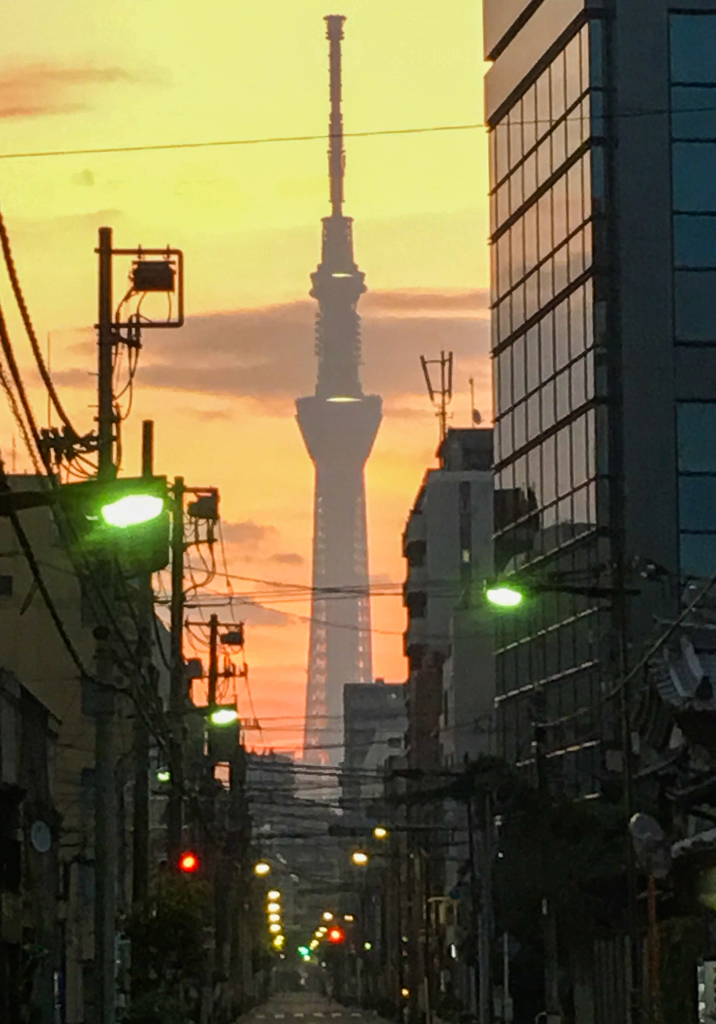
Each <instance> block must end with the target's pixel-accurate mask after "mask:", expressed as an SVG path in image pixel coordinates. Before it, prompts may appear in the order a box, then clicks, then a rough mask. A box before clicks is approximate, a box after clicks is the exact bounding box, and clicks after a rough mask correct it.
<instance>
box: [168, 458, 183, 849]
mask: <svg viewBox="0 0 716 1024" xmlns="http://www.w3.org/2000/svg"><path fill="white" fill-rule="evenodd" d="M184 490H185V488H184V477H182V476H178V477H175V478H174V488H173V504H172V532H171V549H172V567H171V568H172V596H171V626H170V629H171V656H170V664H171V684H170V695H169V716H170V729H171V738H170V758H169V761H170V764H169V771H170V772H171V782H170V786H171V788H170V791H169V807H168V814H167V854H168V860H169V865H170V867H172V868H175V867H176V865H177V864H178V862H179V855H180V853H181V843H182V827H183V813H182V811H183V808H182V798H183V789H184V764H183V749H182V747H183V742H182V740H183V730H184V711H185V703H186V693H185V690H186V680H185V678H184V644H183V639H184V549H185V545H184Z"/></svg>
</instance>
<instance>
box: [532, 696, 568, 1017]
mask: <svg viewBox="0 0 716 1024" xmlns="http://www.w3.org/2000/svg"><path fill="white" fill-rule="evenodd" d="M541 708H542V703H541V702H540V703H539V704H536V706H535V709H534V721H533V736H534V755H535V766H536V769H537V790H538V792H539V793H540V794H541V795H542V798H543V799H544V801H545V802H548V801H549V784H548V780H547V765H546V760H545V751H544V738H545V728H544V725H543V724H542V722H540V721H539V715H540V711H541ZM546 861H547V839H546V837H545V836H544V833H543V834H542V838H541V840H540V874H541V881H542V941H543V944H544V990H545V1007H546V1014H547V1016H546V1024H560V1022H561V1020H562V1006H561V1002H560V998H559V949H558V945H557V917H556V914H555V908H554V900H553V899H552V891H553V886H552V884H548V882H547V865H546Z"/></svg>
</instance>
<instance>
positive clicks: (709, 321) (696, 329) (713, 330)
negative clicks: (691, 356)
mask: <svg viewBox="0 0 716 1024" xmlns="http://www.w3.org/2000/svg"><path fill="white" fill-rule="evenodd" d="M674 303H675V308H676V337H677V340H678V341H709V342H710V341H716V271H714V270H677V271H676V273H675V274H674Z"/></svg>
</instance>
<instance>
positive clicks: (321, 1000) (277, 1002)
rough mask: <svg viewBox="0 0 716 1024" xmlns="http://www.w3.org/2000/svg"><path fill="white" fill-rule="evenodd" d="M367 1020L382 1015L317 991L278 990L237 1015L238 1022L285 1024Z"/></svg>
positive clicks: (374, 1022) (376, 1021) (377, 1023)
mask: <svg viewBox="0 0 716 1024" xmlns="http://www.w3.org/2000/svg"><path fill="white" fill-rule="evenodd" d="M368 1020H369V1021H371V1024H382V1021H383V1018H382V1017H378V1015H377V1014H376V1013H375V1012H374V1011H373V1010H359V1009H357V1008H356V1007H354V1006H341V1004H340V1003H337V1002H335V1001H334V1000H333V999H329V998H328V997H326V996H322V995H320V994H319V993H318V992H280V993H278V994H277V995H275V996H271V998H270V999H269V1000H268V1002H266V1003H263V1004H262V1005H261V1006H257V1007H256V1008H255V1009H253V1010H251V1012H250V1013H247V1014H245V1015H244V1016H243V1017H239V1020H238V1022H237V1024H276V1021H283V1022H284V1024H289V1022H293V1024H295V1022H296V1021H301V1022H302V1024H312V1022H313V1021H322V1022H323V1024H326V1022H327V1021H333V1022H336V1024H344V1022H347V1021H351V1022H355V1021H368Z"/></svg>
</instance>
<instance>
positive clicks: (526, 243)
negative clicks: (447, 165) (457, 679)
mask: <svg viewBox="0 0 716 1024" xmlns="http://www.w3.org/2000/svg"><path fill="white" fill-rule="evenodd" d="M637 7H638V8H639V10H637V9H636V8H637ZM485 49H486V57H487V58H488V59H490V60H492V61H493V64H492V67H491V68H490V70H489V72H488V75H487V78H486V107H487V122H488V125H489V132H490V197H491V228H490V233H491V251H492V272H491V289H492V355H493V368H494V399H495V488H496V509H495V529H496V533H495V560H496V566H497V568H498V570H499V571H500V572H501V573H503V574H510V573H519V574H520V576H522V577H523V578H524V577H527V578H532V579H533V580H535V581H538V582H539V583H540V584H541V585H543V586H544V585H546V584H548V583H550V582H551V583H552V584H554V585H555V587H556V588H557V590H556V591H555V592H554V593H546V592H542V593H539V595H538V596H535V598H533V599H532V600H529V601H528V602H527V603H526V606H525V608H524V610H522V611H520V612H519V613H518V614H512V615H509V616H508V615H503V616H501V617H500V619H499V622H498V625H497V637H498V639H497V653H496V688H497V709H498V735H499V741H500V746H501V752H502V753H503V754H504V756H506V757H507V758H508V759H509V760H510V761H512V762H516V763H518V764H522V763H524V764H529V763H530V761H531V760H532V759H533V757H534V750H533V739H534V723H535V721H537V722H541V723H547V725H548V728H547V729H545V730H544V732H543V736H544V742H545V748H546V751H547V763H548V765H549V769H550V774H551V778H552V782H553V784H554V785H555V786H556V787H558V788H561V789H563V791H564V792H566V793H568V794H570V795H576V796H579V795H581V796H589V795H592V794H594V793H595V792H597V791H598V788H599V785H600V780H602V779H603V778H604V776H605V772H606V771H607V763H608V761H609V757H608V753H609V750H610V749H612V748H616V749H619V748H620V747H621V745H622V741H621V736H620V729H619V715H618V709H617V708H616V707H615V706H614V705H615V701H614V700H613V699H611V697H610V694H611V693H612V691H613V690H614V686H615V681H616V680H618V678H619V675H620V673H621V672H622V671H623V670H624V668H625V667H628V666H629V665H630V664H631V663H633V662H634V661H635V660H636V659H637V658H638V656H639V654H640V652H641V651H642V649H643V647H644V644H645V643H646V642H647V640H648V638H649V636H650V635H651V631H652V630H653V624H654V622H655V621H656V620H658V619H659V617H664V616H667V617H668V616H669V615H673V614H674V612H675V611H676V610H678V607H679V601H680V592H681V588H682V585H683V583H684V580H685V578H690V577H694V576H696V577H702V576H708V575H710V574H712V573H716V2H714V0H709V2H704V0H702V2H700V3H699V2H698V0H697V2H692V3H690V4H689V6H688V9H683V10H682V9H680V8H677V7H675V6H674V5H673V4H672V5H670V4H668V3H666V2H664V0H651V2H650V3H649V4H648V5H636V4H634V3H633V2H631V0H608V2H607V0H605V2H603V3H600V2H591V3H590V2H586V0H541V2H540V0H537V2H535V0H531V2H530V0H485ZM647 562H648V563H652V564H654V565H656V566H658V567H659V571H660V572H659V582H658V583H656V584H655V583H649V582H643V581H640V583H639V588H640V589H641V593H640V594H639V595H633V596H632V595H629V596H627V595H626V590H627V589H632V588H635V586H636V585H635V583H634V579H635V578H638V577H635V576H631V575H630V569H631V568H632V567H636V566H639V565H643V564H646V563H647ZM560 588H561V589H560ZM575 589H577V590H580V591H586V593H585V592H582V593H574V592H572V591H574V590H575ZM609 595H611V596H609ZM636 697H637V699H638V693H637V695H636Z"/></svg>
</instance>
